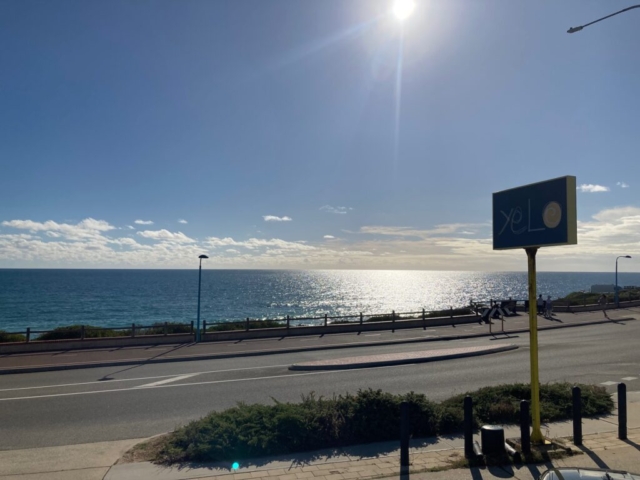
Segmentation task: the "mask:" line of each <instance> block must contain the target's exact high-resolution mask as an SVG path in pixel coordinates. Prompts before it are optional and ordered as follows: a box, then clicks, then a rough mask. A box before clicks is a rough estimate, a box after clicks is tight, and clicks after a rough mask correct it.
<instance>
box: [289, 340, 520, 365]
mask: <svg viewBox="0 0 640 480" xmlns="http://www.w3.org/2000/svg"><path fill="white" fill-rule="evenodd" d="M516 348H518V346H517V345H500V346H486V347H485V346H482V347H463V348H444V349H439V350H422V351H417V352H402V353H387V354H380V355H364V356H360V357H346V358H336V359H330V360H317V361H313V362H304V363H296V364H294V365H291V366H290V367H289V370H347V369H351V368H369V367H387V366H392V365H405V364H412V363H424V362H435V361H438V360H451V359H454V358H465V357H475V356H478V355H489V354H491V353H500V352H508V351H510V350H515V349H516Z"/></svg>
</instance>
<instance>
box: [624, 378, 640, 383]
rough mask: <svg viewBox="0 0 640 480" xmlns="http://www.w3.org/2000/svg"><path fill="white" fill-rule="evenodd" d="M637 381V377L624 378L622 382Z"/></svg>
mask: <svg viewBox="0 0 640 480" xmlns="http://www.w3.org/2000/svg"><path fill="white" fill-rule="evenodd" d="M637 379H638V377H624V378H623V379H622V380H625V381H627V382H630V381H631V380H637Z"/></svg>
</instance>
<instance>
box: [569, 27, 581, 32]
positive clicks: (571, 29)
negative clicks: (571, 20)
mask: <svg viewBox="0 0 640 480" xmlns="http://www.w3.org/2000/svg"><path fill="white" fill-rule="evenodd" d="M583 28H584V27H571V28H570V29H569V30H567V33H576V32H579V31H580V30H582V29H583Z"/></svg>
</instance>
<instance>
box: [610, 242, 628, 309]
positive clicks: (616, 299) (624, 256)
mask: <svg viewBox="0 0 640 480" xmlns="http://www.w3.org/2000/svg"><path fill="white" fill-rule="evenodd" d="M618 258H631V255H620V256H619V257H616V290H615V293H614V299H615V300H614V301H615V304H616V308H620V298H619V295H618Z"/></svg>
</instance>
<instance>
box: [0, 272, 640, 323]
mask: <svg viewBox="0 0 640 480" xmlns="http://www.w3.org/2000/svg"><path fill="white" fill-rule="evenodd" d="M618 278H619V282H618V283H619V284H620V285H640V273H620V274H619V277H618ZM613 283H614V274H613V272H611V273H555V272H554V273H551V272H541V273H538V292H539V293H542V294H543V295H544V296H545V297H546V295H551V296H552V297H553V298H557V297H561V296H564V295H566V294H568V293H570V292H573V291H580V290H587V289H589V287H590V286H591V285H593V284H613ZM526 296H527V274H526V273H525V272H501V273H500V272H499V273H495V272H492V273H487V272H439V271H387V270H385V271H382V270H374V271H369V270H357V271H354V270H307V271H304V270H303V271H294V270H284V271H283V270H203V271H202V305H201V319H202V320H206V321H207V322H219V321H232V320H240V319H245V318H247V317H249V318H252V319H256V318H282V317H286V315H291V316H292V317H313V316H321V315H324V314H325V313H327V314H328V315H329V316H332V315H351V314H358V313H359V312H363V313H364V314H365V315H367V314H380V313H391V311H392V310H394V311H396V312H409V311H418V310H421V309H422V308H425V309H427V310H438V309H443V308H448V307H449V306H453V307H457V306H464V305H468V304H469V301H470V300H474V301H488V300H489V299H490V298H493V299H505V298H508V297H512V298H515V299H524V298H526ZM197 298H198V270H197V269H195V270H64V269H60V270H49V269H47V270H45V269H42V270H38V269H0V330H6V331H18V330H24V329H25V328H26V327H31V328H32V329H33V330H47V329H52V328H55V327H58V326H62V325H71V324H85V325H94V326H102V327H118V326H122V327H124V326H127V325H131V323H136V324H138V325H150V324H152V323H154V322H165V321H170V322H190V321H191V320H195V319H196V308H197Z"/></svg>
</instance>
